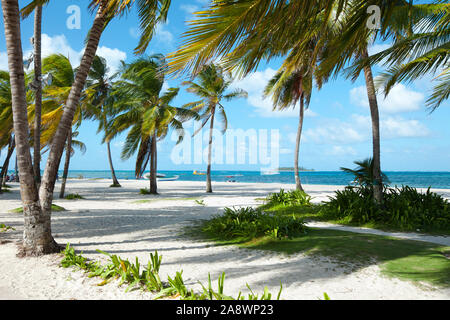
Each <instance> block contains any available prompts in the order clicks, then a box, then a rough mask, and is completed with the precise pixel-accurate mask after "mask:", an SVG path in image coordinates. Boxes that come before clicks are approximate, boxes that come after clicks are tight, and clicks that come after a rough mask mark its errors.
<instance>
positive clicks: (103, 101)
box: [86, 56, 120, 187]
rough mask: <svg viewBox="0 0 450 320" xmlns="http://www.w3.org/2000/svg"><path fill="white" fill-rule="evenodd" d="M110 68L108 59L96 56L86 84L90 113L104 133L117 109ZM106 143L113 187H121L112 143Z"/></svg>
mask: <svg viewBox="0 0 450 320" xmlns="http://www.w3.org/2000/svg"><path fill="white" fill-rule="evenodd" d="M108 73H109V68H108V65H107V62H106V59H104V58H102V57H99V56H96V57H95V58H94V61H93V62H92V66H91V71H90V72H89V76H88V80H87V83H86V87H87V89H86V94H87V99H88V100H89V103H90V104H91V105H92V107H93V108H90V110H89V111H88V113H89V114H90V115H91V116H92V117H93V118H95V119H96V120H97V121H98V122H99V126H98V131H97V132H101V131H104V133H105V136H106V130H107V127H108V122H109V119H110V118H111V117H112V116H113V115H114V112H115V110H116V108H114V97H112V95H111V93H112V90H113V81H114V78H115V77H116V74H114V75H112V76H110V75H109V74H108ZM103 140H104V142H106V147H107V149H106V150H107V154H108V162H109V167H110V170H111V177H112V180H113V184H112V186H114V187H120V183H119V180H117V177H116V173H115V171H114V166H113V163H112V157H111V141H110V140H105V139H103Z"/></svg>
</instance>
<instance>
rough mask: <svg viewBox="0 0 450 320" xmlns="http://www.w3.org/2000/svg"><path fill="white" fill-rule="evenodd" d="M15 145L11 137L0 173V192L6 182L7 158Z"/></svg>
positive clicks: (8, 158)
mask: <svg viewBox="0 0 450 320" xmlns="http://www.w3.org/2000/svg"><path fill="white" fill-rule="evenodd" d="M15 147H16V142H15V140H14V138H13V137H11V139H10V142H9V146H8V153H7V155H6V159H5V162H4V163H3V167H2V172H1V173H0V179H1V180H0V194H1V193H2V192H3V191H2V187H3V185H4V184H6V183H5V182H6V176H7V175H8V167H9V160H10V159H11V156H12V154H13V152H14V149H15Z"/></svg>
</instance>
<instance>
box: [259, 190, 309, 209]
mask: <svg viewBox="0 0 450 320" xmlns="http://www.w3.org/2000/svg"><path fill="white" fill-rule="evenodd" d="M311 199H312V198H311V196H309V195H308V194H307V193H306V192H304V191H302V190H299V189H296V190H290V191H285V190H284V189H280V191H279V192H274V193H271V194H269V195H268V196H267V197H266V198H265V199H264V202H265V205H266V206H269V207H270V206H276V205H283V206H295V205H298V206H310V205H312V203H311Z"/></svg>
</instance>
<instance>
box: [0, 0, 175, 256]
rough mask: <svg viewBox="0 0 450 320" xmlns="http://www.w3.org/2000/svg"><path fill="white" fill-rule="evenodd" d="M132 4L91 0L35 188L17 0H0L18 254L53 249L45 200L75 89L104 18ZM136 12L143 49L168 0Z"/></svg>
mask: <svg viewBox="0 0 450 320" xmlns="http://www.w3.org/2000/svg"><path fill="white" fill-rule="evenodd" d="M133 3H135V2H134V1H133V2H131V1H130V0H91V1H90V5H89V6H90V8H91V9H93V10H94V11H96V15H95V18H94V21H93V24H92V27H91V28H90V29H89V35H88V37H87V39H86V43H85V44H86V46H85V51H84V54H83V57H82V59H81V63H80V67H79V70H78V72H77V74H76V78H75V81H74V83H73V86H72V89H71V91H70V94H69V98H68V101H67V104H66V108H64V112H63V116H62V117H61V121H60V124H59V125H58V129H57V131H56V133H55V137H54V139H53V142H52V146H51V149H50V154H49V156H48V160H47V165H46V167H45V171H44V175H43V177H42V180H41V185H40V188H39V189H38V186H37V184H36V181H35V179H34V175H33V165H32V162H31V153H30V144H29V141H28V136H29V129H28V117H27V102H26V93H25V92H26V90H25V76H24V73H23V69H24V65H23V50H22V43H21V32H20V12H19V3H18V0H1V4H2V11H3V21H4V32H5V39H6V47H7V55H8V66H9V73H10V78H11V91H12V96H13V99H12V109H13V119H14V132H15V141H16V152H17V155H18V167H19V174H20V184H21V198H22V204H23V208H24V221H25V224H24V237H23V239H24V241H23V243H22V244H23V246H22V250H21V254H23V255H42V254H48V253H53V252H58V251H59V249H60V248H59V246H58V245H57V243H56V242H55V240H54V238H53V236H52V232H51V204H52V199H53V190H54V187H55V181H56V176H57V173H58V168H59V164H60V159H61V156H62V153H63V151H64V147H65V142H66V138H67V135H68V132H69V129H70V127H71V124H72V121H73V117H74V115H75V113H76V109H77V107H78V103H79V100H80V97H81V92H82V91H83V89H84V86H85V82H86V78H87V75H88V73H89V70H90V68H91V64H92V61H93V59H94V57H95V53H96V51H97V48H98V44H99V41H100V37H101V35H102V33H103V31H104V30H105V28H106V26H107V25H108V23H109V22H110V21H111V20H112V19H113V18H114V17H116V16H119V15H122V14H123V13H126V12H127V11H129V10H130V9H131V6H132V5H133ZM136 3H137V6H138V15H139V19H140V22H141V25H140V26H141V30H142V35H141V40H140V42H139V45H138V47H137V48H136V50H137V51H138V52H143V51H144V50H145V49H146V47H147V46H148V43H149V42H150V40H151V38H152V36H153V34H154V29H155V27H156V25H157V24H158V23H160V22H164V21H165V20H166V18H167V12H168V8H169V6H170V0H154V1H150V0H149V1H138V2H136ZM31 4H32V6H37V5H41V4H42V3H41V1H39V0H34V1H32V3H31Z"/></svg>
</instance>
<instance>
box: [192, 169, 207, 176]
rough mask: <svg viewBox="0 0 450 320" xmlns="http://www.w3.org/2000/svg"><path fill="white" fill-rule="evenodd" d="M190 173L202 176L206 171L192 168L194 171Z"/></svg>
mask: <svg viewBox="0 0 450 320" xmlns="http://www.w3.org/2000/svg"><path fill="white" fill-rule="evenodd" d="M192 174H195V175H199V176H204V175H205V174H206V173H204V172H198V171H197V170H194V172H192Z"/></svg>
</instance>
